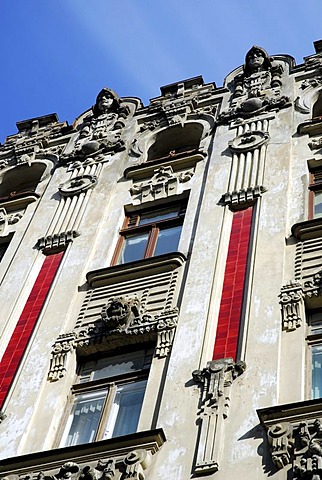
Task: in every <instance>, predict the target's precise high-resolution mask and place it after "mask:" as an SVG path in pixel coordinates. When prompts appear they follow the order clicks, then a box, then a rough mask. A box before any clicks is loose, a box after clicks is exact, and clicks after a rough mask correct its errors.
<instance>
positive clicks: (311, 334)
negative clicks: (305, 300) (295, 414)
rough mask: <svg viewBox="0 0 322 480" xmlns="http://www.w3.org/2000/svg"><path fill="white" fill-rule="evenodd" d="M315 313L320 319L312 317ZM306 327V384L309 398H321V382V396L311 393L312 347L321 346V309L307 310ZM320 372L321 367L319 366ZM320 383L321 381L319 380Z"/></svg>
mask: <svg viewBox="0 0 322 480" xmlns="http://www.w3.org/2000/svg"><path fill="white" fill-rule="evenodd" d="M315 315H319V316H320V319H314V318H313V317H314V316H315ZM306 317H307V329H308V333H307V336H306V343H307V350H308V361H307V368H308V380H309V381H308V385H307V387H308V388H307V389H308V392H309V398H310V399H311V400H314V399H317V398H322V384H321V397H315V396H314V395H313V348H314V347H322V309H320V308H318V309H315V310H312V311H309V312H307V315H306ZM317 323H320V324H321V326H320V327H319V328H316V329H315V328H314V327H315V325H314V324H317ZM321 374H322V368H321ZM321 383H322V382H321Z"/></svg>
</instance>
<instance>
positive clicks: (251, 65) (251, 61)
mask: <svg viewBox="0 0 322 480" xmlns="http://www.w3.org/2000/svg"><path fill="white" fill-rule="evenodd" d="M271 68H272V61H271V58H270V57H269V56H268V54H267V52H266V51H265V50H264V49H263V48H262V47H258V46H256V45H254V46H253V47H252V48H251V49H250V50H249V51H248V52H247V53H246V57H245V65H244V74H245V76H246V77H248V76H249V75H251V74H252V73H255V72H261V71H265V70H266V71H268V70H270V69H271Z"/></svg>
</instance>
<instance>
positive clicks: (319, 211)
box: [314, 192, 322, 218]
mask: <svg viewBox="0 0 322 480" xmlns="http://www.w3.org/2000/svg"><path fill="white" fill-rule="evenodd" d="M320 217H322V192H316V193H315V195H314V218H320Z"/></svg>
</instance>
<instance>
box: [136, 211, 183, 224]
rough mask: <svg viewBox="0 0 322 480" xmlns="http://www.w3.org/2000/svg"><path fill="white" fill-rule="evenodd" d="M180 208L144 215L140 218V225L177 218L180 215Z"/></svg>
mask: <svg viewBox="0 0 322 480" xmlns="http://www.w3.org/2000/svg"><path fill="white" fill-rule="evenodd" d="M179 208H180V207H179V206H178V207H175V208H171V209H169V208H163V209H161V210H154V211H153V212H147V213H142V214H141V216H140V221H139V225H145V224H146V223H155V222H159V221H161V220H166V219H167V218H176V217H177V216H178V214H179Z"/></svg>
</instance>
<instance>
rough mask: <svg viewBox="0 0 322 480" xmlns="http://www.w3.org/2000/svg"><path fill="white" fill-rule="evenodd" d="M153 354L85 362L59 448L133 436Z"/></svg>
mask: <svg viewBox="0 0 322 480" xmlns="http://www.w3.org/2000/svg"><path fill="white" fill-rule="evenodd" d="M152 353H153V350H141V351H136V352H132V353H127V354H124V355H117V356H113V357H109V358H100V359H96V360H91V361H86V362H84V363H83V364H82V365H81V367H80V371H79V375H78V380H77V383H76V384H75V385H74V386H73V389H72V390H73V391H72V393H73V406H72V409H71V412H70V414H69V417H68V420H67V424H66V427H65V431H64V434H63V437H62V440H61V444H60V446H69V445H79V444H83V443H90V442H94V441H96V440H102V439H107V438H113V437H118V436H120V435H127V434H129V433H134V432H136V429H137V426H138V422H139V418H140V413H141V407H142V403H143V398H144V393H145V387H146V383H147V377H148V373H149V369H150V365H151V360H152Z"/></svg>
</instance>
